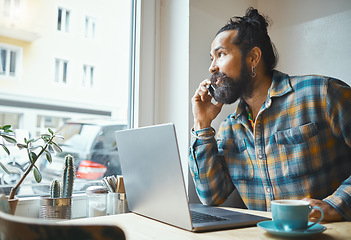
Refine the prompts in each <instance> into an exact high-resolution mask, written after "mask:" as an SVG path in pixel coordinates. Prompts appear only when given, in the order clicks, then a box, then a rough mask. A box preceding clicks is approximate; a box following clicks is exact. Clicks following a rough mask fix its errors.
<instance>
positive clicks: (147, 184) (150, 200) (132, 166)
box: [116, 123, 192, 230]
mask: <svg viewBox="0 0 351 240" xmlns="http://www.w3.org/2000/svg"><path fill="white" fill-rule="evenodd" d="M116 142H117V147H118V152H119V158H120V162H121V168H122V174H123V178H124V182H125V188H126V195H127V200H128V207H129V209H130V210H131V211H132V212H135V213H138V214H141V215H144V216H147V217H150V218H153V219H156V220H159V221H162V222H165V223H168V224H171V225H175V226H178V227H181V228H184V229H188V230H192V224H191V217H190V212H189V205H188V201H187V194H186V190H185V184H184V179H183V172H182V167H181V162H180V156H179V151H178V144H177V139H176V134H175V127H174V124H171V123H169V124H162V125H157V126H150V127H144V128H138V129H129V130H122V131H117V132H116Z"/></svg>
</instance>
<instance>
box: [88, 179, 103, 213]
mask: <svg viewBox="0 0 351 240" xmlns="http://www.w3.org/2000/svg"><path fill="white" fill-rule="evenodd" d="M86 194H87V217H98V216H105V215H106V210H107V194H108V190H107V188H105V187H102V186H90V187H88V188H87V190H86Z"/></svg>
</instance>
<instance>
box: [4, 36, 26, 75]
mask: <svg viewBox="0 0 351 240" xmlns="http://www.w3.org/2000/svg"><path fill="white" fill-rule="evenodd" d="M2 49H5V50H6V65H5V71H4V74H1V73H0V79H8V80H18V79H19V77H20V75H21V70H22V56H23V49H22V48H21V47H18V46H13V45H9V44H5V43H0V50H2ZM12 52H14V53H16V59H15V62H14V65H15V73H14V74H13V75H12V74H11V72H10V71H11V64H12V63H13V62H12V56H11V53H12ZM0 69H1V70H2V60H1V52H0Z"/></svg>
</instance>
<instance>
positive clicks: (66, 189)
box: [50, 155, 75, 198]
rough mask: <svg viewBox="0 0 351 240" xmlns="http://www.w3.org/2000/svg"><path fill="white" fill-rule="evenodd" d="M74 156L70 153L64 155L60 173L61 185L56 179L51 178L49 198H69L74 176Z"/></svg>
mask: <svg viewBox="0 0 351 240" xmlns="http://www.w3.org/2000/svg"><path fill="white" fill-rule="evenodd" d="M74 174H75V168H74V158H73V157H72V156H71V155H67V156H66V157H65V165H64V168H63V174H62V187H61V185H60V182H59V181H58V180H52V182H51V186H50V197H51V198H60V197H61V198H70V197H72V192H73V182H74V177H75V175H74Z"/></svg>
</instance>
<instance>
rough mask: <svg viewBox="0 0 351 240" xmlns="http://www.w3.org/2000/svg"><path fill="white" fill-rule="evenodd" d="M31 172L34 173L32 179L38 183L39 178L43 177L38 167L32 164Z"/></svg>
mask: <svg viewBox="0 0 351 240" xmlns="http://www.w3.org/2000/svg"><path fill="white" fill-rule="evenodd" d="M33 167H34V168H33V173H34V179H35V181H36V182H37V183H40V182H41V180H42V179H43V177H42V176H41V173H40V171H39V169H38V168H37V166H35V165H34V166H33Z"/></svg>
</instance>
